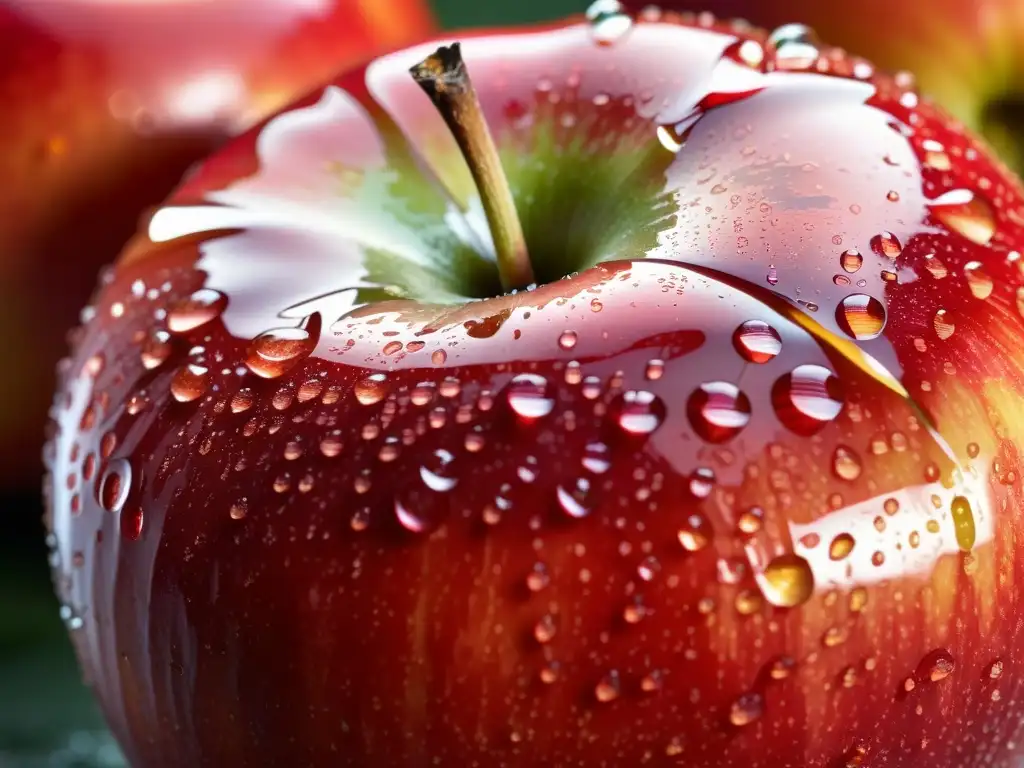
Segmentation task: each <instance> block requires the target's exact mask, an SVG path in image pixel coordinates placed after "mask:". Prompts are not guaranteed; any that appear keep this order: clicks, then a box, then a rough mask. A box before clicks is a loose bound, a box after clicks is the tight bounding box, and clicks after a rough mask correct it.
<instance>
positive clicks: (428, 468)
mask: <svg viewBox="0 0 1024 768" xmlns="http://www.w3.org/2000/svg"><path fill="white" fill-rule="evenodd" d="M454 460H455V456H453V455H452V454H451V453H450V452H448V451H446V450H444V449H443V448H441V449H438V450H436V451H434V452H433V453H432V454H431V455H430V457H429V458H428V459H427V460H426V461H425V462H424V463H423V465H422V466H421V467H420V478H421V479H422V480H423V484H424V485H426V486H427V487H428V488H429V489H430V490H432V491H437V492H438V493H447V492H448V491H450V490H451V489H452V488H454V487H455V486H456V485H457V484H458V482H459V478H458V477H457V476H456V475H455V474H454V473H453V472H452V469H451V467H450V466H449V465H450V464H451V463H452V461H454Z"/></svg>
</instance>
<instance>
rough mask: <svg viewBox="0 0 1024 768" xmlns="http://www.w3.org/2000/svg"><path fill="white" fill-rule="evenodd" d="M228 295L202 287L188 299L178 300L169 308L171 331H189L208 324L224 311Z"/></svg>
mask: <svg viewBox="0 0 1024 768" xmlns="http://www.w3.org/2000/svg"><path fill="white" fill-rule="evenodd" d="M227 305H228V297H227V296H225V295H224V294H223V293H221V292H220V291H215V290H213V289H212V288H200V289H199V290H198V291H196V292H195V293H193V294H192V295H191V296H189V297H188V298H187V299H182V300H180V301H176V302H175V303H174V304H172V305H171V306H170V308H169V309H168V310H167V328H168V330H170V331H171V333H188V332H189V331H192V330H195V329H196V328H198V327H199V326H201V325H206V323H208V322H210V321H211V320H213V319H214V318H216V317H219V316H220V314H221V313H222V312H223V311H224V308H225V307H227Z"/></svg>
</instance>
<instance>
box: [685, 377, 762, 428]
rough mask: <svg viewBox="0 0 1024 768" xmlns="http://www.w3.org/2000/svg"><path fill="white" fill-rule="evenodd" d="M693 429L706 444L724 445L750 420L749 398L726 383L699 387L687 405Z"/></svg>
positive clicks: (713, 382)
mask: <svg viewBox="0 0 1024 768" xmlns="http://www.w3.org/2000/svg"><path fill="white" fill-rule="evenodd" d="M686 414H687V416H688V417H689V419H690V424H691V426H693V430H694V431H695V432H696V433H697V434H698V435H700V436H701V438H702V439H704V440H706V441H707V442H709V443H723V442H725V441H726V440H730V439H732V438H733V437H735V436H736V435H738V434H739V433H740V431H741V430H742V429H743V428H744V427H745V426H747V423H748V422H749V421H750V399H749V398H748V397H747V396H746V395H745V394H744V393H743V392H741V391H740V389H739V387H737V386H736V385H735V384H732V383H730V382H727V381H711V382H706V383H704V384H701V385H700V386H699V387H698V388H697V389H696V390H694V392H693V394H691V395H690V399H689V401H688V402H687V405H686Z"/></svg>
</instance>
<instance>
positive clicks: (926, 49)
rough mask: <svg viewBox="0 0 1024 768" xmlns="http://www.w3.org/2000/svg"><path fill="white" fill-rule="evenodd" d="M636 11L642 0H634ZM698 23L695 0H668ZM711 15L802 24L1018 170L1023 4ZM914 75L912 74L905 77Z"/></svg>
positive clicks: (790, 3) (797, 0)
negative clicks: (925, 101) (929, 102)
mask: <svg viewBox="0 0 1024 768" xmlns="http://www.w3.org/2000/svg"><path fill="white" fill-rule="evenodd" d="M631 4H632V5H633V6H634V7H636V8H638V9H639V8H641V7H643V5H644V3H643V2H637V1H636V0H633V2H632V3H631ZM659 5H660V6H661V7H662V8H664V9H666V10H677V11H683V12H684V13H685V16H686V18H687V19H689V20H690V21H693V22H697V20H698V16H699V12H700V11H702V10H704V7H703V6H702V5H701V4H700V3H699V2H695V0H667V1H666V2H663V3H659ZM714 6H715V9H716V12H717V13H719V14H720V15H723V16H731V17H735V18H743V19H747V20H749V21H750V22H751V23H753V24H757V25H762V26H766V27H774V26H778V25H782V24H787V23H789V22H793V21H800V22H802V23H803V24H806V25H808V26H809V27H810V28H812V29H814V30H815V31H816V32H817V33H818V34H819V35H820V36H821V38H822V39H825V40H828V41H829V42H831V43H832V44H833V45H837V46H843V47H844V48H846V49H847V50H850V51H856V52H857V53H858V54H861V55H863V56H866V57H868V58H869V59H870V60H871V61H872V62H873V63H874V64H876V65H878V66H879V67H882V68H883V69H888V70H890V71H894V72H896V71H899V72H900V74H899V75H898V77H899V78H900V79H901V80H903V81H905V82H906V83H908V84H910V83H912V82H913V81H914V80H913V79H916V83H917V88H918V89H919V90H920V92H921V93H923V94H926V95H928V96H930V97H932V98H933V99H934V100H935V101H936V102H938V103H939V104H941V105H942V106H943V107H945V108H946V109H947V110H949V111H950V112H951V113H952V114H953V115H954V116H955V117H957V118H958V119H959V120H961V121H962V122H964V124H965V125H966V126H967V128H968V129H970V130H972V131H974V132H976V133H980V134H982V135H983V136H984V137H985V139H987V140H988V142H989V143H991V144H992V145H994V147H995V149H996V151H997V154H998V155H999V157H1000V158H1001V159H1002V160H1003V161H1004V162H1006V163H1008V164H1009V165H1010V166H1011V167H1012V168H1013V169H1014V170H1016V171H1017V172H1018V173H1020V172H1021V171H1022V170H1024V142H1022V141H1021V135H1022V133H1024V58H1022V57H1021V56H1020V54H1019V51H1020V49H1021V47H1022V46H1024V5H1022V4H1021V3H1019V2H1017V1H1016V0H937V1H936V2H920V0H864V1H863V2H857V3H821V2H814V0H717V1H716V3H715V4H714ZM911 73H913V74H911Z"/></svg>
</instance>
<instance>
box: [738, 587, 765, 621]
mask: <svg viewBox="0 0 1024 768" xmlns="http://www.w3.org/2000/svg"><path fill="white" fill-rule="evenodd" d="M763 602H764V601H763V600H762V598H761V594H760V593H759V592H757V591H755V590H752V589H741V590H740V591H739V592H737V593H736V599H735V600H734V601H733V604H734V605H735V606H736V612H737V613H739V614H740V615H741V616H750V615H751V614H754V613H757V611H759V610H760V609H761V605H762V604H763Z"/></svg>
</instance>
